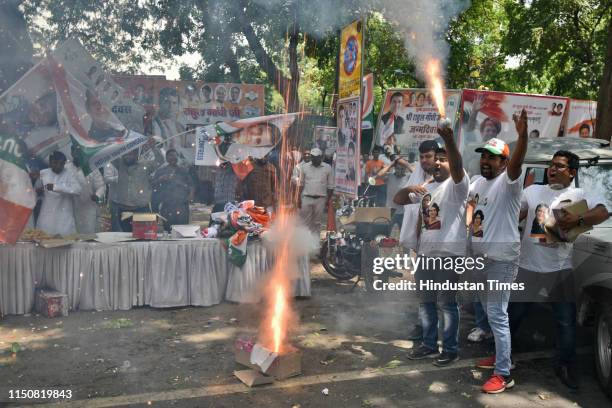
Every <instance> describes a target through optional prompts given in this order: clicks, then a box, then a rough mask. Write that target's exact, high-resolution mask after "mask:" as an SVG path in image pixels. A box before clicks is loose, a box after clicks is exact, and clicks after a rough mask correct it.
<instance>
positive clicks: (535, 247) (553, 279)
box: [509, 150, 608, 389]
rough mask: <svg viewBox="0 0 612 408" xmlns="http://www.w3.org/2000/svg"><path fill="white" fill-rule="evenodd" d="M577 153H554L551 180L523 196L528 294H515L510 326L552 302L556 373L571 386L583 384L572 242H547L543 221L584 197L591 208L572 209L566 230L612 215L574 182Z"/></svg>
mask: <svg viewBox="0 0 612 408" xmlns="http://www.w3.org/2000/svg"><path fill="white" fill-rule="evenodd" d="M579 160H580V159H579V158H578V156H577V155H576V154H574V153H572V152H568V151H565V150H560V151H558V152H556V153H555V154H554V155H553V158H552V161H551V162H550V165H549V167H548V170H547V176H548V185H532V186H529V187H527V188H526V189H525V191H524V192H523V197H522V200H521V219H525V218H526V219H527V222H526V224H525V231H524V233H523V239H522V241H521V256H520V259H519V273H518V277H517V281H519V282H523V283H524V285H525V288H526V293H525V294H524V295H521V296H513V297H512V300H513V302H512V303H510V307H509V314H510V328H511V331H512V333H513V334H515V333H516V332H517V331H518V327H519V325H520V323H521V321H522V319H523V317H525V315H526V313H527V312H528V311H529V309H530V308H531V306H532V305H533V303H531V302H538V301H539V302H550V304H551V306H552V309H553V315H554V317H555V319H556V323H557V324H556V326H557V350H558V351H557V357H558V362H557V368H556V370H555V371H556V373H557V375H558V376H559V378H560V379H561V381H562V382H563V384H565V385H566V386H567V387H569V388H570V389H577V388H578V380H577V376H576V373H577V372H576V369H575V367H574V363H575V356H576V303H575V302H574V291H573V289H574V280H573V276H572V243H569V242H559V243H548V244H547V243H546V241H547V240H546V234H545V231H544V229H543V228H542V225H543V224H544V223H545V222H546V220H547V219H549V217H553V215H552V211H553V210H555V209H557V208H559V207H562V206H564V205H567V204H569V203H576V202H578V201H581V200H585V201H586V203H587V207H588V208H589V210H588V211H587V212H585V213H584V214H583V215H581V216H577V215H573V214H571V213H569V212H567V211H564V212H563V217H562V218H561V219H560V220H559V221H558V223H559V226H560V227H561V228H562V229H563V230H569V229H571V228H574V227H576V226H581V225H586V226H592V225H597V224H600V223H602V222H604V221H605V220H607V219H608V209H607V208H606V207H605V203H606V201H605V199H604V198H603V197H600V196H599V195H597V194H594V193H593V192H588V191H585V190H583V189H581V188H575V187H572V181H573V180H574V178H575V177H576V172H577V171H578V166H579V164H580V162H579Z"/></svg>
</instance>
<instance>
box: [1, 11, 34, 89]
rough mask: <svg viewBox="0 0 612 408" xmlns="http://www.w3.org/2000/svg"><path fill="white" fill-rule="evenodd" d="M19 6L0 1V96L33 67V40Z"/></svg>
mask: <svg viewBox="0 0 612 408" xmlns="http://www.w3.org/2000/svg"><path fill="white" fill-rule="evenodd" d="M19 4H21V0H0V94H1V93H3V92H4V91H6V90H7V89H8V88H9V87H10V86H11V85H13V84H14V83H15V82H16V81H17V80H18V79H19V78H21V77H22V76H23V74H25V73H26V72H27V70H28V69H30V68H31V67H32V55H33V53H34V50H33V47H32V40H31V39H30V35H29V34H28V27H27V24H26V20H25V17H24V16H23V13H22V12H21V10H19Z"/></svg>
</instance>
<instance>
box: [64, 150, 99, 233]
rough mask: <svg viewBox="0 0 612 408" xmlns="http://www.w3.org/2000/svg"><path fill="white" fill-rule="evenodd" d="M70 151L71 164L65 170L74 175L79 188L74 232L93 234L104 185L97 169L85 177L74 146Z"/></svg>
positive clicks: (75, 200) (95, 228)
mask: <svg viewBox="0 0 612 408" xmlns="http://www.w3.org/2000/svg"><path fill="white" fill-rule="evenodd" d="M71 151H72V163H68V164H67V165H66V169H68V170H70V171H72V172H73V173H74V175H75V177H76V179H77V181H78V183H79V185H80V186H81V193H80V194H79V195H78V196H75V197H74V218H75V222H76V231H77V233H79V234H94V233H96V232H97V231H98V215H99V213H100V207H99V205H98V203H100V202H101V201H103V200H104V195H105V193H106V184H105V183H104V179H103V177H102V174H101V173H100V171H99V170H98V169H93V171H92V172H91V173H89V174H88V175H87V176H85V173H84V172H83V168H82V166H81V164H80V163H79V158H78V156H79V155H78V154H76V150H75V148H74V145H73V148H72V149H71Z"/></svg>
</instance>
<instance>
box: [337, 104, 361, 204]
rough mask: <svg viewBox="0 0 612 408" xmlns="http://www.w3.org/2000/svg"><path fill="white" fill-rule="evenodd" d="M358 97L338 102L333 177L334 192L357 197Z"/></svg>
mask: <svg viewBox="0 0 612 408" xmlns="http://www.w3.org/2000/svg"><path fill="white" fill-rule="evenodd" d="M359 105H360V100H359V97H358V96H356V97H352V98H345V99H340V100H339V101H338V113H337V115H336V121H337V127H336V162H335V168H334V177H335V182H336V192H338V193H344V194H346V195H349V196H351V197H356V196H357V188H358V187H359V184H360V183H361V180H360V178H361V169H360V167H359V158H360V155H361V152H360V145H361V107H360V106H359Z"/></svg>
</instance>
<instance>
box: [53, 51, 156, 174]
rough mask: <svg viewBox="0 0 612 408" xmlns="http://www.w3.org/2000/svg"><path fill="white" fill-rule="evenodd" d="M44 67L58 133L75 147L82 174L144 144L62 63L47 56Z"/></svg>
mask: <svg viewBox="0 0 612 408" xmlns="http://www.w3.org/2000/svg"><path fill="white" fill-rule="evenodd" d="M46 68H47V70H48V72H49V74H50V76H51V78H52V81H53V86H54V88H55V91H56V93H57V120H58V122H59V128H60V131H61V133H62V134H65V135H69V137H70V139H71V142H72V144H74V146H76V147H78V149H77V150H76V155H78V158H79V161H80V162H81V163H82V166H83V171H84V173H85V174H86V175H87V174H89V173H91V171H93V170H94V169H97V168H101V167H104V166H105V165H106V164H107V163H110V162H112V161H113V160H115V159H117V158H119V157H121V156H123V155H124V154H126V153H128V152H130V151H132V150H134V149H137V148H139V147H141V146H143V145H144V144H145V143H147V141H148V139H149V138H148V137H146V136H144V135H142V134H140V133H138V132H135V131H133V130H130V129H127V128H126V127H125V126H124V125H123V124H122V123H121V121H120V120H119V119H118V118H117V116H115V115H114V114H113V112H112V111H111V109H110V108H109V107H107V106H105V105H104V103H102V101H101V100H100V99H99V98H98V96H97V93H96V91H95V90H93V89H91V88H89V87H87V86H86V85H85V84H83V83H82V82H80V81H79V80H78V79H76V78H75V77H74V76H73V75H72V74H70V72H68V71H67V70H66V69H65V68H64V65H63V63H59V62H57V61H55V60H54V59H53V58H52V57H48V58H47V61H46Z"/></svg>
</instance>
